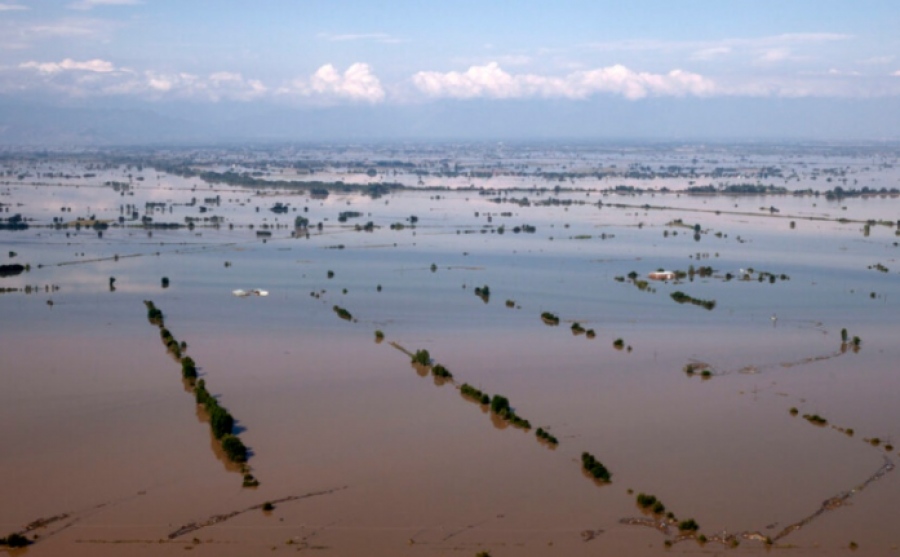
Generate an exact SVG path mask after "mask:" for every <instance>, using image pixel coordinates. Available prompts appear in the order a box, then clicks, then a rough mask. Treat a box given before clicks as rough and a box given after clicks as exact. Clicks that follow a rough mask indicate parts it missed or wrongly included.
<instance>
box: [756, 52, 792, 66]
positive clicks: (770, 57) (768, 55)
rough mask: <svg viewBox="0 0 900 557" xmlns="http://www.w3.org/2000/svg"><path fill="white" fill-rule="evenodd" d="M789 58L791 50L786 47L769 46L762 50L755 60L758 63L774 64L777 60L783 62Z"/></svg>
mask: <svg viewBox="0 0 900 557" xmlns="http://www.w3.org/2000/svg"><path fill="white" fill-rule="evenodd" d="M790 58H791V51H790V49H787V48H770V49H767V50H763V51H762V52H761V53H760V55H759V58H757V62H758V63H760V64H775V63H777V62H783V61H785V60H788V59H790Z"/></svg>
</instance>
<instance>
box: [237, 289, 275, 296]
mask: <svg viewBox="0 0 900 557" xmlns="http://www.w3.org/2000/svg"><path fill="white" fill-rule="evenodd" d="M231 293H232V294H234V295H235V296H239V297H241V298H246V297H247V296H251V295H252V296H268V295H269V291H268V290H260V289H258V288H254V289H253V290H241V289H237V290H232V291H231Z"/></svg>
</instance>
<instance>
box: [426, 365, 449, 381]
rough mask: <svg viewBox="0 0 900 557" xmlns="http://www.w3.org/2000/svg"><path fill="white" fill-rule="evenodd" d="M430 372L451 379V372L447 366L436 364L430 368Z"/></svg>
mask: <svg viewBox="0 0 900 557" xmlns="http://www.w3.org/2000/svg"><path fill="white" fill-rule="evenodd" d="M431 374H432V375H434V376H435V377H440V378H442V379H453V374H452V373H450V372H449V371H448V370H447V368H445V367H444V366H442V365H441V364H437V365H435V366H434V367H432V368H431Z"/></svg>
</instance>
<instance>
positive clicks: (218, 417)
mask: <svg viewBox="0 0 900 557" xmlns="http://www.w3.org/2000/svg"><path fill="white" fill-rule="evenodd" d="M213 400H214V399H213ZM209 427H210V428H211V429H212V432H213V435H215V437H216V439H221V438H222V437H224V436H226V435H229V434H230V433H231V431H232V430H233V429H234V417H233V416H232V415H231V413H230V412H229V411H228V410H226V409H224V408H222V407H221V406H219V405H218V403H216V405H215V406H213V407H212V409H210V410H209Z"/></svg>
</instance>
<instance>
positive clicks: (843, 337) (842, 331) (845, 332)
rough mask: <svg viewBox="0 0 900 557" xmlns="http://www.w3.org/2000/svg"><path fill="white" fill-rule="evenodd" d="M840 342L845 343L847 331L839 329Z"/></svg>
mask: <svg viewBox="0 0 900 557" xmlns="http://www.w3.org/2000/svg"><path fill="white" fill-rule="evenodd" d="M841 342H847V329H841Z"/></svg>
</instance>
